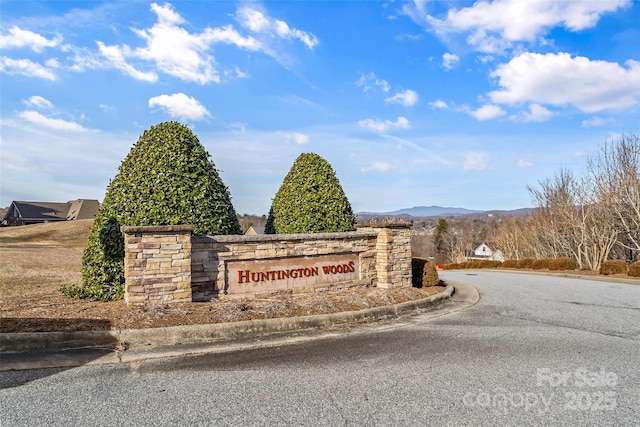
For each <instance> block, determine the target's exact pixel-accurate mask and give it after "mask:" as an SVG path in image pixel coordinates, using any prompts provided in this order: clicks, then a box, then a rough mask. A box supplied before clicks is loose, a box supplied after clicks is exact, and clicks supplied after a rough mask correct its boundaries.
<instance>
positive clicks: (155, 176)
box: [66, 122, 242, 300]
mask: <svg viewBox="0 0 640 427" xmlns="http://www.w3.org/2000/svg"><path fill="white" fill-rule="evenodd" d="M180 224H193V225H194V226H195V230H194V233H195V234H199V235H215V234H240V233H241V232H242V230H241V228H240V223H239V222H238V217H237V216H236V213H235V210H234V208H233V205H232V204H231V197H230V195H229V191H228V189H227V187H226V186H225V185H224V184H223V182H222V180H221V179H220V176H219V175H218V171H217V170H216V168H215V165H214V164H213V162H212V161H211V160H210V158H209V153H207V151H206V150H205V149H204V147H203V146H202V144H200V141H198V138H197V137H196V136H195V135H194V134H193V132H191V130H190V129H189V128H187V127H186V126H184V125H181V124H180V123H177V122H165V123H160V124H158V125H156V126H153V127H151V129H149V130H147V131H145V132H144V133H143V134H142V135H141V136H140V139H138V142H137V143H136V144H135V145H134V146H133V148H131V151H130V152H129V154H128V155H127V157H126V158H125V159H124V161H123V162H122V164H121V165H120V167H119V169H118V173H117V174H116V176H115V178H114V179H113V180H112V181H111V182H110V183H109V186H108V188H107V193H106V195H105V198H104V201H103V202H102V204H101V205H100V208H99V210H98V213H97V214H96V220H95V223H94V225H93V227H92V229H91V232H90V234H89V239H88V241H87V247H86V248H85V251H84V255H83V259H82V280H83V284H82V287H81V288H76V289H71V290H69V289H67V292H66V293H67V294H71V295H73V296H80V297H87V298H91V299H99V300H113V299H119V298H121V297H122V296H123V293H124V286H123V285H124V239H123V236H122V233H121V232H120V226H122V225H133V226H136V225H137V226H139V225H180Z"/></svg>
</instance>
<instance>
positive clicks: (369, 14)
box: [0, 0, 640, 214]
mask: <svg viewBox="0 0 640 427" xmlns="http://www.w3.org/2000/svg"><path fill="white" fill-rule="evenodd" d="M1 7H2V10H1V16H0V26H1V33H0V79H1V80H0V85H1V86H0V91H1V93H0V94H1V104H0V109H1V110H0V113H1V122H0V137H1V139H0V144H1V145H0V150H1V152H0V154H1V156H2V157H1V168H2V169H1V176H0V177H1V181H2V182H1V187H0V193H1V194H0V196H1V200H0V205H1V206H8V205H9V204H10V203H11V201H13V200H41V201H67V200H70V199H76V198H97V199H100V200H102V198H103V197H104V193H105V189H106V187H107V184H108V182H109V180H110V179H111V178H113V176H115V174H116V172H117V167H118V165H119V164H120V162H121V161H122V160H123V159H124V158H125V156H126V155H127V153H128V152H129V150H130V148H131V146H132V145H133V144H134V143H135V142H136V141H137V139H138V137H139V136H140V134H141V133H142V132H143V131H144V130H145V129H148V128H149V127H151V126H152V125H154V124H157V123H160V122H163V121H167V120H178V121H180V122H182V123H185V124H187V125H188V126H189V127H190V128H192V129H193V131H194V133H195V134H196V135H197V136H198V138H199V140H200V142H201V143H202V144H203V145H204V146H205V147H206V149H207V150H208V151H209V153H210V154H211V156H212V159H213V161H214V163H215V164H216V167H217V168H218V169H219V170H220V174H221V176H222V178H223V180H224V182H225V184H226V185H227V186H228V187H229V190H230V192H231V196H232V199H233V202H234V206H235V208H236V211H237V212H239V213H253V214H266V213H267V212H268V209H269V206H270V204H271V199H272V197H273V196H274V195H275V193H276V191H277V190H278V188H279V186H280V184H281V183H282V180H283V178H284V176H285V175H286V173H287V171H288V170H289V168H290V167H291V165H292V164H293V161H294V160H295V158H296V157H297V156H298V155H299V154H300V153H303V152H314V153H318V154H319V155H321V156H322V157H324V158H325V159H327V160H328V161H329V163H331V165H332V166H333V168H334V170H335V171H336V174H337V176H338V178H339V180H340V182H341V184H342V186H343V188H344V190H345V192H346V193H347V196H348V197H349V200H350V201H351V204H352V206H353V208H354V210H355V211H378V212H383V211H391V210H396V209H400V208H406V207H412V206H419V205H440V206H456V207H465V208H469V209H484V210H489V209H516V208H521V207H528V206H531V198H530V195H529V193H528V191H527V186H528V185H529V186H535V185H536V183H537V182H538V181H540V180H543V179H545V178H548V177H551V175H553V174H554V173H555V172H557V171H559V170H560V169H562V168H565V169H570V170H574V171H576V172H579V171H580V170H581V169H582V168H583V166H584V164H585V162H586V159H587V158H588V157H589V156H590V155H594V154H595V153H596V152H597V150H598V149H599V147H600V146H601V145H602V144H603V143H605V142H606V141H611V140H615V139H616V138H617V136H619V135H620V134H621V133H624V132H634V133H637V132H639V131H640V47H639V46H640V24H639V23H640V3H638V2H637V1H631V0H606V1H596V0H593V1H590V0H589V1H587V0H585V1H566V2H565V1H516V0H494V1H477V2H466V1H451V2H448V1H430V0H425V1H414V2H404V1H262V2H230V1H173V2H168V3H165V2H147V1H131V0H126V1H107V2H98V1H42V2H32V1H6V0H3V1H2V6H1Z"/></svg>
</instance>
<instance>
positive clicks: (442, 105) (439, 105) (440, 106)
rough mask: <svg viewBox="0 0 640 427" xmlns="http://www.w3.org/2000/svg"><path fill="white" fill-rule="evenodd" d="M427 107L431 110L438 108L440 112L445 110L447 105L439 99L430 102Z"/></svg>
mask: <svg viewBox="0 0 640 427" xmlns="http://www.w3.org/2000/svg"><path fill="white" fill-rule="evenodd" d="M429 105H430V106H431V107H433V108H438V109H441V110H445V109H447V108H449V105H447V103H446V102H444V101H443V100H441V99H436V100H435V101H433V102H430V103H429Z"/></svg>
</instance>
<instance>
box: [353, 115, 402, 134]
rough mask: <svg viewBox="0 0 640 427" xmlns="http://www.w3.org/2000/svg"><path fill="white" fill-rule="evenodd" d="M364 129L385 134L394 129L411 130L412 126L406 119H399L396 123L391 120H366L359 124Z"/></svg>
mask: <svg viewBox="0 0 640 427" xmlns="http://www.w3.org/2000/svg"><path fill="white" fill-rule="evenodd" d="M358 124H359V125H360V126H362V127H363V128H369V129H372V130H374V131H376V132H380V133H384V132H386V131H388V130H392V129H409V128H410V127H411V126H410V124H409V120H407V118H406V117H402V116H400V117H398V118H397V119H396V121H395V122H392V121H390V120H384V121H383V120H375V119H366V120H360V121H359V122H358Z"/></svg>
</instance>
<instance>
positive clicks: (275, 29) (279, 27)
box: [236, 4, 319, 49]
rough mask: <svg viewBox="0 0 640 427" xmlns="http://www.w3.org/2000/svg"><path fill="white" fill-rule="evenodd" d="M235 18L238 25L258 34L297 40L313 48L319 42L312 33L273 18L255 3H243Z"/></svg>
mask: <svg viewBox="0 0 640 427" xmlns="http://www.w3.org/2000/svg"><path fill="white" fill-rule="evenodd" d="M236 16H237V19H238V22H239V23H240V25H242V26H243V27H245V28H247V29H248V30H249V31H252V32H254V33H258V34H266V35H269V36H272V37H279V38H282V39H286V40H292V39H293V40H299V41H301V42H302V43H304V44H305V45H306V46H307V47H308V48H309V49H313V48H314V47H316V46H317V45H318V43H319V41H318V38H317V37H316V36H315V35H313V34H312V33H308V32H305V31H302V30H299V29H297V28H292V27H290V26H289V24H287V23H286V22H284V21H282V20H279V19H273V18H271V17H269V16H267V14H266V13H265V12H264V11H262V10H258V8H257V7H256V5H253V4H250V5H244V6H242V7H240V8H239V9H238V11H237V14H236Z"/></svg>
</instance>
